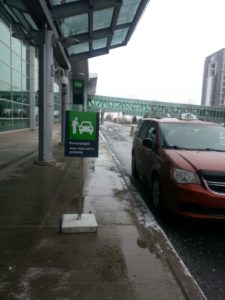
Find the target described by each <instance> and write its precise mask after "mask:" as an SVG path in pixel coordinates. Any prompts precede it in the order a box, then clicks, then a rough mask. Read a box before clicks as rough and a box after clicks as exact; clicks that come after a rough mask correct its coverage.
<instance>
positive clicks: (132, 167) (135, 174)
mask: <svg viewBox="0 0 225 300" xmlns="http://www.w3.org/2000/svg"><path fill="white" fill-rule="evenodd" d="M131 172H132V176H133V177H135V178H137V179H138V171H137V168H136V163H135V158H134V154H132V161H131Z"/></svg>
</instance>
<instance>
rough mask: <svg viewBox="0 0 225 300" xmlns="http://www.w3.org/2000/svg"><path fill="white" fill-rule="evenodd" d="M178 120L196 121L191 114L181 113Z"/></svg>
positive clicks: (194, 116) (195, 117)
mask: <svg viewBox="0 0 225 300" xmlns="http://www.w3.org/2000/svg"><path fill="white" fill-rule="evenodd" d="M180 118H181V119H182V120H197V116H196V115H194V114H191V113H182V114H181V116H180Z"/></svg>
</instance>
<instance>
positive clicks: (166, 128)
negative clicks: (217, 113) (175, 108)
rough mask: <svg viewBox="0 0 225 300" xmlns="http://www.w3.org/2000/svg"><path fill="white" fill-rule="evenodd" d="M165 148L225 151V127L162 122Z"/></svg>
mask: <svg viewBox="0 0 225 300" xmlns="http://www.w3.org/2000/svg"><path fill="white" fill-rule="evenodd" d="M160 128H161V133H162V143H163V146H164V147H165V148H174V149H188V150H205V151H210V150H215V151H225V128H224V127H222V126H217V125H209V124H193V123H189V124H187V123H185V124H177V123H173V124H166V123H163V124H160Z"/></svg>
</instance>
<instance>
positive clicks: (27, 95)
mask: <svg viewBox="0 0 225 300" xmlns="http://www.w3.org/2000/svg"><path fill="white" fill-rule="evenodd" d="M23 103H26V104H29V92H23Z"/></svg>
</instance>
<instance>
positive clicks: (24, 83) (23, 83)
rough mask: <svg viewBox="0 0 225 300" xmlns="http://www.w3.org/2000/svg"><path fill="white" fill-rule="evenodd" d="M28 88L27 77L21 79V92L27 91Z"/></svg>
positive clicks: (28, 81)
mask: <svg viewBox="0 0 225 300" xmlns="http://www.w3.org/2000/svg"><path fill="white" fill-rule="evenodd" d="M29 86H30V80H29V77H25V76H23V77H22V90H23V91H29Z"/></svg>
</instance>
